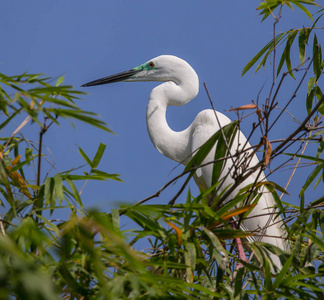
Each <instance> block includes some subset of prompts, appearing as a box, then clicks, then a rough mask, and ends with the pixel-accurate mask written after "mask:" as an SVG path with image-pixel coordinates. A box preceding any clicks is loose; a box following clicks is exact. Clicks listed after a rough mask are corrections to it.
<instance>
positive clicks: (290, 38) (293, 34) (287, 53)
mask: <svg viewBox="0 0 324 300" xmlns="http://www.w3.org/2000/svg"><path fill="white" fill-rule="evenodd" d="M297 33H298V30H293V31H292V32H290V33H289V35H288V38H287V44H286V47H285V51H284V53H285V56H286V58H285V60H286V65H287V69H288V72H289V75H290V76H291V77H292V78H294V79H296V78H295V76H294V74H293V71H292V68H291V60H290V48H291V45H292V43H293V42H294V40H295V37H296V35H297ZM283 55H284V54H283Z"/></svg>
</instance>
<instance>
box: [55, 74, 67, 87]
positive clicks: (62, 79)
mask: <svg viewBox="0 0 324 300" xmlns="http://www.w3.org/2000/svg"><path fill="white" fill-rule="evenodd" d="M64 77H65V76H64V75H63V76H60V77H59V78H58V79H57V81H56V84H55V86H59V85H61V83H62V82H63V81H64Z"/></svg>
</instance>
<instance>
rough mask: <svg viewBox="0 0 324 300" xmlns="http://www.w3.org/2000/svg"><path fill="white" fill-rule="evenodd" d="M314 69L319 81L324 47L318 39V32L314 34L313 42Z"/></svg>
mask: <svg viewBox="0 0 324 300" xmlns="http://www.w3.org/2000/svg"><path fill="white" fill-rule="evenodd" d="M313 69H314V74H315V76H316V81H317V80H318V79H319V77H320V76H321V73H322V70H323V65H322V49H321V46H320V45H319V43H318V41H317V36H316V34H314V42H313Z"/></svg>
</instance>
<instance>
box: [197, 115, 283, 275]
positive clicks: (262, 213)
mask: <svg viewBox="0 0 324 300" xmlns="http://www.w3.org/2000/svg"><path fill="white" fill-rule="evenodd" d="M217 117H218V121H217V119H216V116H215V113H214V111H213V110H204V111H202V112H200V113H199V114H198V115H197V117H196V119H195V121H194V122H193V126H192V141H191V143H192V150H193V151H195V150H196V149H198V148H199V147H201V146H202V145H203V144H204V143H205V142H206V141H207V140H208V139H209V138H210V137H211V136H212V135H213V134H214V133H215V132H216V131H218V130H219V128H220V126H219V124H220V125H221V127H223V126H225V125H227V124H229V123H230V122H231V121H230V119H229V118H227V117H226V116H225V115H223V114H221V113H219V112H217ZM243 146H244V148H245V149H249V148H250V144H249V143H248V142H247V140H246V138H245V136H244V135H243V133H242V132H238V133H237V134H236V137H235V140H234V142H233V145H232V149H231V154H232V155H233V157H234V155H235V154H236V153H237V151H240V150H242V147H243ZM251 151H252V150H250V151H247V152H245V154H242V155H245V157H248V156H249V154H250V153H251ZM214 156H215V147H214V148H213V149H212V151H210V153H209V154H208V155H207V156H206V158H205V160H204V162H203V163H207V162H209V161H213V160H214ZM234 159H235V158H234ZM238 159H239V160H241V162H242V161H244V160H246V159H245V158H244V157H243V158H242V157H240V158H238ZM247 161H248V163H247V164H248V166H246V165H245V166H244V164H242V165H241V168H243V167H245V168H249V167H252V166H254V165H256V164H257V163H258V162H259V160H258V158H257V156H256V155H255V154H254V155H253V156H252V157H251V156H250V158H249V159H248V160H247ZM232 164H233V161H232V160H231V159H227V162H226V163H225V166H224V169H223V173H222V174H221V177H220V178H222V177H224V176H225V175H226V174H227V173H228V171H229V170H230V167H231V166H232ZM233 171H234V170H233V168H232V169H231V171H230V174H229V176H226V178H225V180H224V182H223V185H222V187H221V189H220V190H222V189H224V188H225V187H227V186H229V185H232V184H233V183H234V179H233ZM238 171H239V170H238ZM212 173H213V164H209V165H207V166H204V167H202V168H199V169H198V170H197V171H196V174H195V181H196V183H197V185H198V186H202V187H204V188H206V187H209V186H211V183H212ZM257 174H258V172H255V173H253V174H252V175H251V176H249V177H248V178H247V179H246V180H245V181H244V182H243V183H241V184H240V185H239V186H238V187H237V188H236V189H235V190H234V191H233V192H232V193H231V194H230V195H229V197H228V198H227V200H226V201H230V200H231V199H233V198H234V197H235V195H236V194H237V193H238V192H239V190H240V189H242V188H243V187H245V186H247V185H249V184H253V183H254V182H255V180H256V176H257ZM263 180H265V176H264V174H263V172H262V174H261V175H260V176H259V178H258V181H263ZM260 192H261V193H262V196H261V197H260V199H259V201H258V203H257V204H256V206H255V208H254V209H253V210H252V211H251V212H250V214H249V216H248V218H247V219H245V220H244V221H243V223H242V224H241V229H242V230H245V231H250V232H252V233H255V236H253V237H252V238H250V239H249V240H248V242H253V241H258V240H261V241H262V242H265V243H269V244H272V245H275V246H277V247H279V248H281V249H282V250H286V248H287V244H286V242H285V240H284V237H285V231H284V229H283V228H282V227H283V221H282V219H281V217H280V216H277V217H276V212H277V211H276V209H275V206H276V203H275V200H274V198H273V196H272V194H271V193H270V192H269V191H268V190H267V189H266V188H265V187H261V188H260ZM275 217H276V218H275ZM269 255H270V257H271V259H272V261H273V263H274V264H275V265H276V266H277V267H278V268H279V269H280V268H281V263H280V261H279V259H278V257H277V256H274V255H271V254H270V253H269Z"/></svg>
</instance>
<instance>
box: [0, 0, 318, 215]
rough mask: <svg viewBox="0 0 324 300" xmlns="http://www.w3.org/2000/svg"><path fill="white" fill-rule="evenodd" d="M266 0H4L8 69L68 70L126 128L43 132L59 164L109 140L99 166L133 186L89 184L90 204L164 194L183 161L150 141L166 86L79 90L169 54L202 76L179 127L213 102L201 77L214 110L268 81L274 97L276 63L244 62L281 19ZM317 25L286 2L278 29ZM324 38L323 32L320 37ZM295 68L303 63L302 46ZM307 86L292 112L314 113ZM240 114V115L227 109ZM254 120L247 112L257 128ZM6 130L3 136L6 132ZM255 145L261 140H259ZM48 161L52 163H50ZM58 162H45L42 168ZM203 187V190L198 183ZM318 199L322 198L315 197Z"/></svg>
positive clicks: (252, 95) (90, 105) (105, 116)
mask: <svg viewBox="0 0 324 300" xmlns="http://www.w3.org/2000/svg"><path fill="white" fill-rule="evenodd" d="M259 2H260V1H238V0H236V1H234V0H233V1H189V0H188V1H144V0H143V1H140V0H139V1H106V0H105V1H103V0H98V1H85V0H78V1H76V0H74V1H72V0H71V1H43V0H42V1H40V0H34V1H21V0H17V1H5V2H3V3H2V9H1V12H0V34H1V44H2V47H1V52H0V53H1V55H0V63H1V64H0V69H1V71H0V72H2V73H4V74H6V75H15V74H20V73H23V72H25V71H28V72H30V73H44V74H47V75H49V76H52V77H54V78H58V77H59V76H61V75H63V74H64V75H65V84H68V85H73V86H74V87H75V88H76V89H80V90H84V91H86V92H87V93H88V95H86V96H84V97H83V99H84V101H82V102H80V103H79V105H80V107H81V108H82V109H84V110H88V111H93V112H96V113H98V114H99V115H100V116H101V118H102V120H104V121H105V122H107V123H108V125H109V127H110V129H112V130H113V131H114V132H115V133H116V134H117V135H111V134H109V133H105V132H103V131H100V130H97V129H94V128H91V127H89V126H87V125H84V124H79V123H76V125H77V126H76V129H74V128H73V127H72V126H71V125H70V124H69V122H67V121H64V120H62V121H61V126H60V127H52V128H51V129H50V130H49V131H48V132H47V133H46V135H45V137H44V144H45V145H46V146H47V147H48V148H49V149H51V151H52V152H53V153H54V155H55V157H54V159H55V166H56V168H57V170H59V171H64V170H66V169H70V168H73V167H77V166H79V165H81V164H82V163H83V161H82V158H81V156H80V155H79V154H78V148H77V146H76V145H79V146H81V147H82V148H83V149H84V151H85V152H86V153H87V154H88V155H89V156H90V157H91V156H93V155H94V154H95V151H96V149H97V147H98V145H99V143H100V142H103V143H105V144H106V145H107V150H106V153H105V157H104V158H103V160H102V162H101V164H100V165H99V169H101V170H103V171H106V172H109V173H119V174H121V175H122V176H121V178H122V179H123V180H124V183H120V182H113V181H109V182H100V183H89V184H88V185H87V187H86V188H85V190H84V193H83V199H84V201H85V203H86V205H87V206H96V207H100V208H101V209H103V210H105V211H109V209H110V208H112V207H116V205H118V203H123V202H129V203H134V202H137V201H139V200H141V199H143V198H145V197H147V196H150V195H151V194H153V193H155V192H156V191H157V190H158V189H159V188H160V187H161V186H163V185H164V184H165V183H166V182H167V181H169V180H170V179H172V178H173V177H174V176H176V175H177V174H178V173H179V172H180V171H181V170H182V167H181V166H180V167H178V168H176V169H175V170H173V168H174V167H176V166H177V164H176V163H175V162H173V161H171V160H169V159H168V158H166V157H164V156H162V155H161V154H160V153H159V152H158V151H157V150H156V149H155V148H154V146H153V145H152V144H151V142H150V140H149V137H148V134H147V131H146V122H145V112H146V105H147V101H148V97H149V93H150V91H151V89H152V88H153V87H154V86H156V85H157V83H117V84H112V85H106V86H98V87H94V88H86V89H85V88H80V85H81V84H83V83H86V82H88V81H91V80H94V79H97V78H100V77H103V76H108V75H111V74H114V73H117V72H120V71H124V70H128V69H130V68H132V67H135V66H138V65H140V64H142V63H143V62H145V61H147V60H149V59H150V58H153V57H156V56H158V55H161V54H172V55H176V56H179V57H181V58H183V59H185V60H186V61H187V62H189V63H190V64H191V65H192V66H193V68H194V69H195V70H196V72H197V73H198V75H199V78H200V93H199V95H198V97H197V98H196V99H195V100H193V101H192V102H190V103H189V104H188V105H186V106H185V107H180V108H179V107H176V108H174V107H172V108H170V109H169V111H168V114H167V118H168V121H169V124H170V127H172V128H173V129H174V130H182V129H184V128H186V127H187V126H188V125H189V124H190V123H191V122H192V121H193V119H194V118H195V116H196V115H197V113H198V112H199V111H201V110H203V109H205V108H210V104H209V102H208V99H207V96H206V93H205V91H204V89H203V87H202V83H203V82H206V83H207V86H208V88H209V91H210V94H211V96H212V99H213V101H214V104H215V107H216V109H217V110H219V111H221V112H223V113H224V112H225V111H226V110H228V109H230V108H231V107H237V106H241V105H244V104H249V103H251V100H252V99H254V100H255V99H256V98H257V95H258V93H259V91H260V90H261V88H262V86H264V88H263V90H262V92H261V94H260V100H262V101H264V99H265V98H266V96H267V94H268V91H269V86H270V84H271V80H272V73H271V71H270V70H271V68H269V66H268V69H267V71H263V70H261V71H260V72H259V73H258V74H256V75H254V71H253V70H252V71H250V72H249V73H248V74H247V75H245V76H244V77H241V71H242V69H243V67H244V66H245V64H246V63H247V62H248V61H249V60H250V59H251V58H252V57H253V56H254V55H255V54H256V53H257V52H258V51H259V50H260V49H261V48H262V47H263V46H264V45H265V44H266V43H267V42H268V41H269V40H270V39H271V37H272V23H273V20H272V19H271V18H269V20H267V21H265V22H261V17H260V16H259V15H258V11H256V7H257V4H258V3H259ZM302 25H305V26H309V25H311V22H310V20H309V19H308V18H307V17H306V16H305V15H304V14H302V13H301V12H299V11H296V12H291V11H290V10H289V9H287V8H285V9H284V10H283V18H282V19H281V20H280V22H279V24H278V27H277V30H278V32H280V31H284V30H288V29H290V28H294V27H295V28H298V27H301V26H302ZM319 40H320V41H321V40H323V33H321V34H320V35H319ZM293 56H294V65H296V64H299V62H298V60H297V57H298V56H297V53H295V54H294V55H293ZM295 87H296V81H294V80H292V79H290V78H288V79H287V81H286V86H285V87H284V88H283V89H282V90H281V93H280V95H279V97H278V100H279V101H280V102H279V106H283V103H285V101H287V98H288V96H290V95H291V94H292V91H293V90H294V88H295ZM304 107H305V89H304V90H303V91H301V92H300V94H299V95H298V97H297V98H296V100H295V101H294V104H293V105H292V107H291V110H290V111H291V112H292V113H293V115H294V116H295V117H296V118H297V119H303V118H304V117H305V115H306V114H305V109H304ZM226 114H227V115H228V116H229V117H230V118H232V119H235V118H236V115H235V114H234V113H226ZM252 122H253V120H250V119H247V120H246V121H245V122H244V124H243V130H244V131H245V132H246V133H248V131H249V129H250V128H251V126H252V125H251V124H252ZM297 126H298V124H297V123H296V122H294V121H292V119H291V118H290V117H288V116H285V121H284V122H283V123H279V124H278V126H277V127H276V128H275V131H274V132H273V136H272V137H273V138H283V137H285V136H287V135H288V134H289V132H291V131H292V130H293V128H296V127H297ZM23 133H24V135H25V136H26V137H28V138H30V139H37V136H38V128H37V126H35V125H28V126H26V127H25V128H24V130H23ZM1 135H4V133H1ZM253 142H258V138H257V137H255V140H254V141H253ZM46 168H47V169H46ZM48 169H49V167H48V166H46V165H45V164H44V170H43V174H45V173H46V171H47V170H48ZM289 174H290V173H289V172H279V173H277V174H276V175H274V176H272V177H271V180H274V181H277V182H278V183H279V184H282V185H285V182H286V179H287V177H288V176H289ZM304 174H305V172H304V171H303V170H299V171H298V172H297V175H296V177H295V180H294V181H293V183H292V185H291V186H290V187H289V189H288V191H289V192H290V193H291V194H292V195H293V196H294V197H290V198H286V200H287V201H289V202H292V203H296V200H297V198H296V195H297V193H298V191H299V189H300V185H301V184H302V183H303V182H304V181H303V180H305V178H304V179H300V175H304ZM179 187H180V185H179V184H178V185H176V186H174V187H172V188H171V189H170V190H168V191H166V192H165V193H163V194H162V195H161V197H160V198H158V199H155V200H152V201H151V203H166V202H167V201H168V200H170V197H171V196H172V195H174V193H175V191H176V190H177V189H178V188H179ZM191 187H192V189H193V192H194V193H197V190H196V189H195V187H194V184H191ZM313 200H314V199H313Z"/></svg>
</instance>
